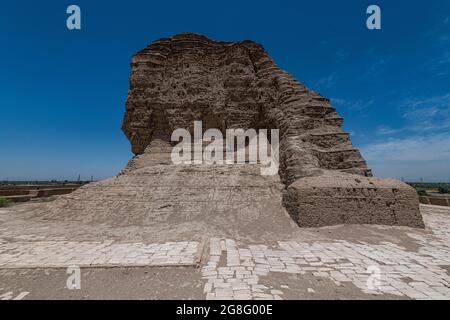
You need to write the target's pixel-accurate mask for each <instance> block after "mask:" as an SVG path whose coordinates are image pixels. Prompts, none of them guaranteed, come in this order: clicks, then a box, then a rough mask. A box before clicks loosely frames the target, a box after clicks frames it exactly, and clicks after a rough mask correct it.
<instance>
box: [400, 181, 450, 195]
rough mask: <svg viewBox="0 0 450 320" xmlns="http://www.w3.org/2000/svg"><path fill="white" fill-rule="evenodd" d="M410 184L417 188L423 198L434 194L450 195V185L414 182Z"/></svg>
mask: <svg viewBox="0 0 450 320" xmlns="http://www.w3.org/2000/svg"><path fill="white" fill-rule="evenodd" d="M408 184H409V185H410V186H412V187H413V188H415V189H416V191H417V194H418V195H419V196H421V197H426V196H429V195H430V194H432V193H435V194H436V193H439V194H450V183H425V182H412V183H408Z"/></svg>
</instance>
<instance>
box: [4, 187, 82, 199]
mask: <svg viewBox="0 0 450 320" xmlns="http://www.w3.org/2000/svg"><path fill="white" fill-rule="evenodd" d="M79 187H81V185H66V186H5V187H0V196H1V197H4V198H6V199H9V200H11V201H12V202H25V201H29V200H31V199H33V198H46V197H51V196H56V195H63V194H69V193H72V192H74V191H75V190H77V189H78V188H79Z"/></svg>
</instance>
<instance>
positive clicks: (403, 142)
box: [360, 134, 450, 182]
mask: <svg viewBox="0 0 450 320" xmlns="http://www.w3.org/2000/svg"><path fill="white" fill-rule="evenodd" d="M449 146H450V135H448V134H430V135H426V136H414V137H408V138H404V139H388V140H387V141H386V140H385V141H379V142H374V143H371V144H367V145H365V146H362V147H361V148H360V149H361V153H362V154H363V156H364V157H365V159H366V160H367V161H368V164H369V166H370V167H371V168H372V169H374V172H375V175H378V174H379V173H381V176H383V177H394V178H398V179H399V178H401V177H403V178H405V179H407V180H409V181H418V180H419V178H420V177H427V181H440V182H446V181H450V152H449V151H450V150H449Z"/></svg>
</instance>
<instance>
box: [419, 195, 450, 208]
mask: <svg viewBox="0 0 450 320" xmlns="http://www.w3.org/2000/svg"><path fill="white" fill-rule="evenodd" d="M419 201H420V203H422V204H431V205H434V206H442V207H450V198H445V197H419Z"/></svg>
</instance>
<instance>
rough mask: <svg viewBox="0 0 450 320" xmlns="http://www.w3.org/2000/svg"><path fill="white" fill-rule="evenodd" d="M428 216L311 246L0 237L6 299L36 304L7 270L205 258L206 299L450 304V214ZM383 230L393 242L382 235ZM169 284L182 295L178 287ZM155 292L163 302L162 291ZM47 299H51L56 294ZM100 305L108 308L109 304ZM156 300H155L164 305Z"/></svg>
mask: <svg viewBox="0 0 450 320" xmlns="http://www.w3.org/2000/svg"><path fill="white" fill-rule="evenodd" d="M421 210H422V213H423V216H424V220H425V223H426V225H427V230H426V231H422V230H415V229H410V228H392V227H381V226H378V227H377V226H363V227H361V226H346V227H345V230H346V231H345V234H343V233H342V232H341V231H340V229H336V228H322V229H317V230H314V231H317V232H322V233H323V232H325V233H328V234H330V236H327V237H324V236H315V237H313V236H311V233H312V232H313V231H312V230H305V235H308V236H305V237H302V236H296V237H294V238H291V239H287V240H285V239H283V240H280V241H278V242H271V243H268V242H262V243H255V242H249V241H246V240H245V239H228V238H210V239H209V241H206V242H200V241H173V242H166V243H145V242H121V241H120V240H117V239H115V240H103V241H98V242H95V241H67V239H60V240H58V239H56V240H55V239H51V240H48V241H45V240H44V239H42V232H41V233H40V235H41V237H39V238H38V239H36V240H34V241H31V240H30V237H28V236H26V235H25V237H20V236H19V237H18V236H16V237H9V236H4V235H5V234H6V235H11V234H12V233H11V232H8V230H4V229H3V231H4V232H2V233H0V299H14V298H17V299H27V298H29V297H30V296H31V297H32V292H33V290H32V289H30V288H29V287H27V285H22V286H21V287H20V288H16V289H11V286H8V287H7V288H6V287H5V288H4V285H3V284H2V281H3V282H9V283H14V281H15V280H14V281H13V280H12V279H14V278H8V275H10V273H7V272H6V273H5V271H6V270H16V268H31V269H33V268H41V269H42V268H55V267H62V268H64V267H68V266H70V265H78V266H80V267H90V268H92V267H97V268H98V270H99V271H97V272H103V271H101V270H100V269H101V268H100V267H105V266H106V267H115V268H124V267H132V266H134V267H136V266H138V267H139V266H140V267H144V266H145V267H147V268H148V267H149V266H155V267H156V266H182V265H191V266H195V265H196V264H197V263H198V262H200V258H202V260H201V263H202V265H201V268H200V269H196V268H194V267H191V269H188V270H187V271H185V272H186V273H187V274H189V272H191V273H192V279H197V280H196V281H197V282H196V285H198V278H199V276H201V278H202V281H203V285H204V287H203V296H204V297H205V298H206V299H289V298H292V297H299V296H300V297H303V296H302V295H299V294H297V293H298V291H300V290H301V291H302V292H305V293H306V294H309V295H311V296H312V297H314V298H331V299H340V298H349V297H351V298H355V297H356V298H358V297H359V298H371V297H378V298H382V299H383V298H386V299H391V298H392V299H396V298H400V299H450V275H449V271H450V208H444V207H442V208H441V207H433V206H422V207H421ZM40 227H42V226H40ZM361 228H362V230H363V234H364V233H370V232H372V233H374V234H375V238H376V239H375V240H374V239H373V238H374V237H372V238H370V239H369V238H366V237H364V236H363V235H361ZM0 229H1V228H0ZM27 230H28V231H29V230H30V227H29V226H28V229H27ZM342 230H344V229H342ZM386 230H388V231H389V233H388V234H387V233H386V234H383V233H382V232H384V231H386ZM16 233H17V232H16V231H15V234H16ZM400 239H403V240H402V241H399V240H400ZM405 239H406V240H405ZM115 268H112V269H115ZM138 269H139V268H138ZM162 270H164V268H163V269H162ZM189 270H190V271H189ZM378 271H379V277H378V273H377V272H378ZM199 273H200V275H198V274H199ZM283 275H285V276H283ZM283 277H284V278H283ZM185 278H189V276H188V275H185ZM31 279H34V278H31ZM280 279H283V280H280ZM302 279H303V280H304V279H308V281H309V282H305V281H302ZM30 281H31V282H32V281H37V280H30ZM167 281H168V282H169V283H170V282H173V283H172V284H174V285H175V284H176V282H177V279H175V278H173V279H172V278H169V279H168V280H167ZM147 283H149V282H147ZM187 283H189V281H188V280H187ZM299 283H301V284H302V286H299V285H298V284H299ZM319 283H322V285H321V286H322V287H323V286H325V287H326V288H327V290H328V291H329V292H333V291H336V292H341V291H339V288H347V287H348V286H352V287H354V289H353V291H352V294H351V295H341V293H337V294H336V295H335V296H333V295H332V294H331V295H330V294H326V295H322V294H319V289H320V286H319V285H318V284H319ZM192 285H194V284H192ZM150 286H151V287H152V286H154V287H152V290H153V289H154V290H156V292H158V284H153V283H152V284H151V285H150ZM165 286H167V283H166V284H165ZM19 289H20V290H19ZM98 290H101V285H100V288H98ZM104 290H107V284H105V288H104ZM129 290H133V288H129ZM316 291H317V293H316ZM30 292H31V294H30ZM342 292H343V291H342ZM354 292H356V293H354ZM358 292H359V293H358ZM122 294H125V293H122ZM49 296H52V295H51V294H50V293H49ZM99 296H100V297H107V298H110V296H109V295H99ZM177 297H178V298H180V295H178V296H177ZM68 298H70V297H68ZM151 298H158V295H152V296H151Z"/></svg>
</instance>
